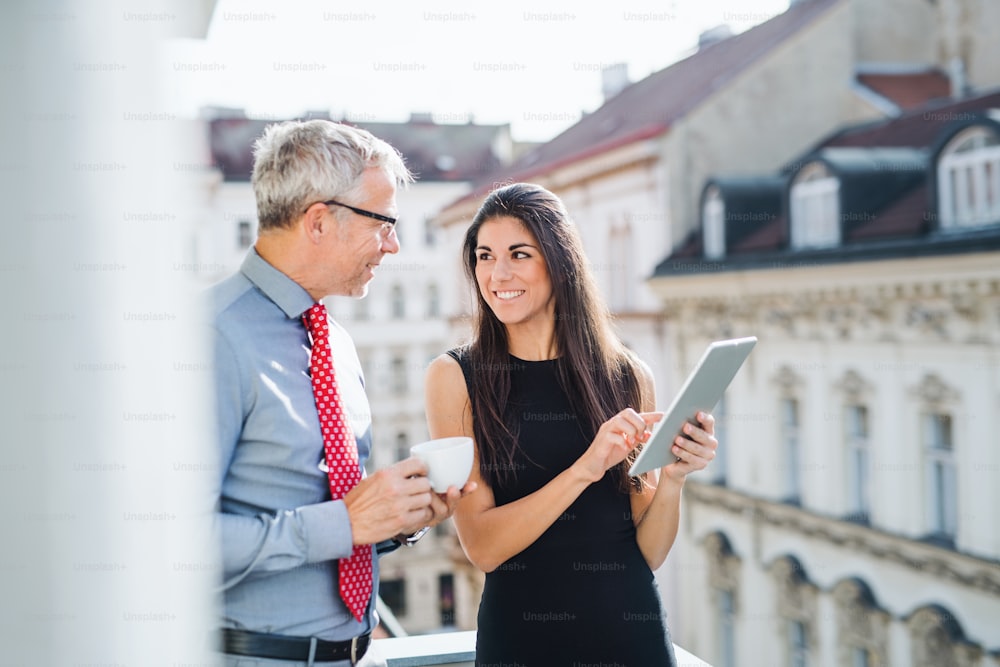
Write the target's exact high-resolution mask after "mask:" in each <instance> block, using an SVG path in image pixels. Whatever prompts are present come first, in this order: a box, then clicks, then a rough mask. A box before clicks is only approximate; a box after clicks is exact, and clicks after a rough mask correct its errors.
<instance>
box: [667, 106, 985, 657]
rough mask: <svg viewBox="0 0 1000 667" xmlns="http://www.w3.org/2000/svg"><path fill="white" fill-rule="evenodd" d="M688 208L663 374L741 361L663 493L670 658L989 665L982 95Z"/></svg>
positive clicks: (818, 151)
mask: <svg viewBox="0 0 1000 667" xmlns="http://www.w3.org/2000/svg"><path fill="white" fill-rule="evenodd" d="M748 181H749V182H750V183H753V185H754V187H752V188H750V187H747V182H748ZM775 181H776V182H777V186H776V191H777V193H778V196H777V197H776V198H772V199H767V198H763V197H761V196H760V192H761V191H762V190H766V189H767V188H768V187H771V186H772V184H774V183H775ZM704 193H705V194H704V197H703V200H702V201H703V207H702V214H701V216H700V227H701V229H700V233H699V234H697V235H695V236H694V237H692V239H691V240H690V242H689V243H687V244H685V245H683V246H682V247H680V248H678V249H677V250H676V251H675V252H674V253H673V254H672V255H671V256H670V257H668V258H667V259H666V260H664V261H663V262H662V263H661V264H660V266H659V267H658V269H657V271H656V277H655V278H653V279H652V280H651V281H650V285H651V287H652V288H653V289H654V290H655V291H656V292H657V293H658V294H659V295H660V298H661V299H662V302H663V305H664V311H665V313H666V314H667V317H668V320H669V325H668V326H670V328H671V329H672V330H673V331H675V332H677V333H676V336H675V344H676V347H675V351H676V354H677V358H678V359H679V360H680V365H681V366H682V367H688V368H689V367H691V366H692V365H693V364H694V363H695V361H696V360H697V358H698V356H700V355H701V353H702V351H703V349H704V347H705V345H707V343H708V342H710V341H712V340H716V339H720V338H726V337H732V336H744V335H756V336H757V337H758V338H759V343H758V345H757V348H756V349H755V350H754V351H753V353H752V354H751V357H750V359H749V361H748V363H747V365H746V366H745V367H744V368H743V369H742V370H741V371H740V373H739V374H738V376H737V378H736V380H735V381H734V383H733V384H732V385H731V386H730V388H729V390H728V392H727V394H726V396H725V398H724V399H723V401H722V402H721V403H720V405H719V406H717V408H716V410H715V414H716V417H717V419H718V420H719V432H720V435H719V439H720V442H721V445H720V456H719V458H718V460H717V461H715V462H714V464H713V465H712V467H711V468H709V469H708V470H706V471H705V472H704V473H699V474H697V475H696V476H694V477H693V478H692V479H691V480H690V481H689V484H688V486H687V489H686V497H685V503H686V505H685V516H684V524H683V525H684V529H683V531H682V534H681V535H680V536H679V538H678V541H677V543H676V544H675V546H674V550H673V552H672V554H671V559H672V564H671V566H670V567H672V568H673V569H674V570H675V573H676V574H677V575H678V576H677V577H676V578H675V579H674V581H675V582H676V584H675V586H676V587H675V588H674V589H673V590H672V591H671V593H670V594H671V595H672V596H673V597H676V598H679V599H681V600H683V606H682V607H681V609H682V611H681V613H682V614H683V617H682V618H681V619H679V622H678V623H675V624H674V625H675V639H676V640H677V641H678V642H679V643H680V644H681V645H683V646H685V647H687V648H689V649H690V650H692V651H693V652H695V653H696V654H698V655H700V656H702V657H703V658H705V659H706V660H708V661H709V662H711V663H712V664H713V665H715V666H716V667H727V666H730V667H731V666H733V665H758V664H767V665H838V666H844V667H871V666H874V665H899V666H900V667H909V666H916V667H932V666H933V667H937V666H942V665H956V666H961V667H992V666H995V665H997V664H1000V634H998V632H997V628H998V627H1000V523H998V522H997V520H996V517H995V515H994V514H995V513H994V511H993V508H996V507H997V506H998V505H1000V447H998V444H1000V440H998V436H997V433H998V432H1000V92H994V93H991V94H986V95H981V96H975V97H971V98H966V99H963V100H961V101H959V102H955V103H949V104H937V105H932V106H928V107H924V108H922V109H916V110H913V111H911V112H909V113H906V114H903V115H902V116H901V117H899V118H898V119H896V120H893V121H888V122H884V123H879V124H868V125H864V126H859V127H853V128H845V129H844V130H842V131H840V132H838V133H836V134H835V135H834V136H833V137H832V138H831V139H829V140H827V141H825V142H823V143H821V144H820V145H819V146H817V147H816V148H814V149H813V150H811V151H809V152H807V153H805V154H803V155H802V156H801V157H800V158H799V159H798V160H796V162H795V166H794V167H793V168H792V169H789V170H787V171H785V172H783V173H782V174H780V175H777V176H774V177H768V176H766V175H765V176H762V177H760V178H756V179H731V178H730V179H726V178H713V179H709V181H708V183H707V185H706V187H705V188H704ZM748 656H753V657H752V658H749V657H748Z"/></svg>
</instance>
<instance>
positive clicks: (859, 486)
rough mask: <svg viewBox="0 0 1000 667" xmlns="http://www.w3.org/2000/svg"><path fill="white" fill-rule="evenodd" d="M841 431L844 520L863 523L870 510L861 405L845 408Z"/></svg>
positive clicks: (865, 411) (865, 413)
mask: <svg viewBox="0 0 1000 667" xmlns="http://www.w3.org/2000/svg"><path fill="white" fill-rule="evenodd" d="M844 428H845V431H846V432H845V434H844V436H845V440H846V443H845V444H846V448H845V449H846V451H847V502H848V505H847V511H848V515H847V518H848V519H849V520H851V521H862V522H867V521H868V515H869V511H870V509H871V505H870V500H869V485H870V482H869V472H868V471H869V461H870V456H869V449H868V408H867V407H865V406H864V405H848V406H847V407H846V408H845V409H844Z"/></svg>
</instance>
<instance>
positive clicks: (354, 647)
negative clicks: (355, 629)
mask: <svg viewBox="0 0 1000 667" xmlns="http://www.w3.org/2000/svg"><path fill="white" fill-rule="evenodd" d="M351 664H352V665H356V664H358V638H357V637H352V638H351Z"/></svg>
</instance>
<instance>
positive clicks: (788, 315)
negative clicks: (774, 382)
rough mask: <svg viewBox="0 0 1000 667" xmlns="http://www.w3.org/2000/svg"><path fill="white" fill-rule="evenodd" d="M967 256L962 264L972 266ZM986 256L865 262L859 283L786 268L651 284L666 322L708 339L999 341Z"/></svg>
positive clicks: (998, 261) (999, 315)
mask: <svg viewBox="0 0 1000 667" xmlns="http://www.w3.org/2000/svg"><path fill="white" fill-rule="evenodd" d="M965 259H966V260H970V261H969V262H967V263H966V267H965V268H966V269H968V268H969V265H970V264H973V265H974V264H976V263H975V262H972V261H971V258H965ZM990 259H991V260H992V264H993V265H990V266H986V265H976V266H975V267H974V268H975V272H974V273H969V272H967V271H960V270H959V269H957V268H955V267H954V266H952V267H950V269H948V270H945V269H943V268H942V267H940V266H938V267H935V266H933V265H931V264H926V266H922V270H921V271H919V272H914V271H910V270H907V271H903V272H901V273H900V274H898V275H894V276H886V275H884V273H883V272H882V271H880V270H876V269H875V268H874V267H869V268H870V269H871V271H870V272H869V274H868V275H867V277H866V278H865V279H864V280H859V275H855V274H851V275H845V274H843V273H841V272H839V271H837V272H832V271H830V270H827V271H825V272H822V273H821V274H818V275H811V274H807V273H801V272H799V271H792V270H788V271H787V272H786V273H785V275H784V276H783V278H781V279H780V280H778V279H776V277H775V276H769V277H761V276H758V277H754V278H752V279H751V278H750V277H749V276H744V277H743V278H745V279H741V278H740V277H738V276H733V275H731V274H730V275H728V276H701V277H700V278H699V279H698V280H695V278H694V277H690V278H688V277H681V278H676V279H672V280H676V281H678V282H675V283H669V284H667V285H661V284H656V283H651V285H653V287H654V289H655V290H656V291H657V292H658V294H659V295H660V297H661V298H662V299H663V304H664V313H665V315H666V317H667V318H668V321H671V322H680V323H684V324H685V326H688V327H690V328H691V329H692V330H693V331H696V332H697V334H698V335H699V336H702V337H704V338H708V339H715V338H718V337H725V336H730V335H735V334H737V333H740V332H753V333H754V334H755V335H757V336H759V337H769V338H772V339H773V338H786V339H788V338H790V339H798V340H825V341H848V340H855V341H880V342H897V341H898V342H906V341H923V342H948V343H966V344H997V343H1000V269H998V267H1000V258H998V257H997V255H995V254H994V255H992V256H991V257H990ZM720 278H724V279H725V280H724V281H723V282H719V279H720ZM740 335H748V334H746V333H740Z"/></svg>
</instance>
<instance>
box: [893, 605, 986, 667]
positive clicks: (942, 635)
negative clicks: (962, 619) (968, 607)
mask: <svg viewBox="0 0 1000 667" xmlns="http://www.w3.org/2000/svg"><path fill="white" fill-rule="evenodd" d="M905 620H906V625H907V626H908V627H909V630H910V642H911V644H912V651H911V662H910V664H911V665H913V667H940V665H975V664H978V663H979V659H980V657H982V655H981V654H982V648H981V647H979V646H976V645H975V644H972V643H971V642H969V641H968V640H967V639H966V638H965V632H964V631H963V630H962V626H961V625H960V624H959V622H958V620H957V619H956V618H955V616H954V614H952V613H950V612H949V611H948V610H947V609H944V608H943V607H941V606H939V605H936V604H935V605H928V606H926V607H921V608H920V609H918V610H917V611H915V612H913V614H911V615H910V617H909V618H907V619H905Z"/></svg>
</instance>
